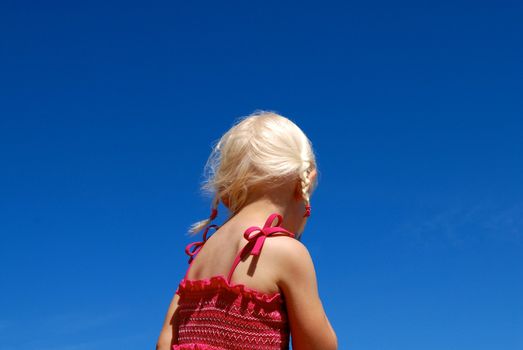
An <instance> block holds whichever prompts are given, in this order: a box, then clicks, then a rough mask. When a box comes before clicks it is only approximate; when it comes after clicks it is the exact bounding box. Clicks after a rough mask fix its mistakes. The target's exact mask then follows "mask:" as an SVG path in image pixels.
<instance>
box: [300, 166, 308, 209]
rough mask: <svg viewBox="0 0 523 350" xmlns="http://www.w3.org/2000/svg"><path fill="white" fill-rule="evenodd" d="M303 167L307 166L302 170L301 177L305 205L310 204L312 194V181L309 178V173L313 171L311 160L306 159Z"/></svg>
mask: <svg viewBox="0 0 523 350" xmlns="http://www.w3.org/2000/svg"><path fill="white" fill-rule="evenodd" d="M303 164H304V165H303V166H302V168H305V170H303V171H300V179H301V193H302V196H303V200H304V201H305V205H310V195H309V189H310V185H311V181H310V179H309V173H310V171H311V169H310V162H309V161H304V162H303Z"/></svg>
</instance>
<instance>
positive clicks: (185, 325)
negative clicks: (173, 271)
mask: <svg viewBox="0 0 523 350" xmlns="http://www.w3.org/2000/svg"><path fill="white" fill-rule="evenodd" d="M275 218H277V219H278V221H277V223H276V226H272V222H273V221H274V219H275ZM281 221H282V217H281V215H279V214H276V213H274V214H271V215H270V216H269V217H268V218H267V221H266V222H265V225H264V226H263V228H259V227H256V226H252V227H249V228H248V229H247V230H246V231H245V232H244V234H243V235H244V237H245V238H246V239H247V240H248V241H249V242H248V243H247V244H246V245H245V246H244V247H243V248H242V249H241V250H240V252H239V253H238V254H237V255H236V258H235V260H234V263H233V265H232V267H231V269H230V272H229V275H228V277H227V278H225V276H223V275H217V276H212V277H210V278H208V279H201V280H188V279H187V275H188V273H189V269H190V268H191V266H192V262H193V261H194V259H193V257H194V255H196V254H197V253H198V251H200V249H201V248H202V246H203V245H204V244H205V242H206V241H207V232H208V230H209V228H215V229H216V228H218V226H216V225H210V226H208V227H207V229H206V230H205V232H204V235H203V241H202V242H194V243H191V244H189V245H188V246H187V248H186V249H185V251H186V252H187V254H188V255H190V259H189V268H188V269H187V272H186V274H185V277H184V278H183V279H182V281H181V282H180V285H179V286H178V289H177V290H176V293H177V294H178V295H179V296H180V298H179V301H178V309H177V311H176V315H175V316H176V317H175V319H176V320H177V324H176V327H177V330H178V332H177V339H175V340H176V341H175V344H176V345H173V347H172V349H173V350H182V349H184V350H185V349H204V350H223V349H227V350H229V349H230V350H247V349H249V350H276V349H278V350H280V349H289V335H290V329H289V324H288V318H287V311H286V308H285V300H284V298H283V295H282V294H281V293H279V292H276V293H272V294H266V293H261V292H259V291H257V290H255V289H251V288H248V287H247V286H245V285H243V284H231V283H230V281H231V277H232V274H233V272H234V269H235V268H236V266H237V265H238V263H239V262H240V260H241V259H242V258H243V257H245V256H246V255H247V254H252V255H259V254H260V252H261V249H262V247H263V243H264V241H265V239H266V238H267V237H271V236H278V235H287V236H290V237H294V234H293V233H292V232H290V231H287V230H286V229H284V228H282V227H279V226H278V225H279V224H280V223H281ZM193 247H196V248H195V249H193V250H191V249H192V248H193Z"/></svg>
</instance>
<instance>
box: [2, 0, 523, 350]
mask: <svg viewBox="0 0 523 350" xmlns="http://www.w3.org/2000/svg"><path fill="white" fill-rule="evenodd" d="M522 15H523V5H522V3H521V2H519V1H470V2H461V1H432V2H423V3H422V2H420V1H411V2H404V1H400V2H388V1H365V2H358V3H357V2H338V3H337V2H329V1H321V2H317V3H308V2H303V1H302V2H285V3H283V2H276V1H263V2H253V1H237V2H230V1H229V2H223V1H222V2H216V1H209V2H201V1H200V2H190V1H185V2H183V3H182V2H176V1H174V2H173V1H164V2H145V1H144V2H135V1H125V2H123V1H122V2H114V1H112V2H111V1H90V2H82V3H81V4H80V3H79V2H74V4H73V3H72V2H70V1H63V2H57V1H47V2H31V1H4V2H3V3H2V5H1V11H0V28H1V32H2V35H1V38H0V43H1V55H0V76H1V79H0V90H1V91H0V142H1V147H0V166H1V171H0V235H1V236H0V237H1V242H0V290H1V298H0V344H1V348H2V349H4V350H18V349H20V350H21V349H24V350H26V349H38V350H51V349H52V350H84V349H89V350H92V349H96V350H98V349H100V350H105V349H127V350H134V349H136V350H138V349H140V350H141V349H152V348H153V347H154V344H155V341H156V338H157V336H158V334H159V331H160V327H161V325H162V322H163V317H164V314H165V311H166V309H167V306H168V304H169V302H170V299H171V297H172V295H173V293H174V291H175V289H176V287H177V283H178V282H179V281H180V279H181V278H182V277H183V273H184V271H185V269H186V267H187V259H186V256H185V254H184V247H185V245H186V244H187V243H189V242H190V241H192V240H194V239H195V238H193V239H191V238H189V237H188V236H186V235H185V232H186V229H187V228H188V227H189V225H190V224H192V223H193V222H194V221H196V220H199V219H202V218H204V217H206V216H207V215H208V214H209V200H208V198H206V197H204V196H202V195H200V194H199V189H198V186H199V183H200V181H201V180H202V179H203V178H202V170H203V165H204V163H205V160H206V158H207V156H208V154H209V152H210V150H211V144H212V142H213V141H214V140H216V139H217V138H218V137H220V135H222V134H223V132H225V131H226V130H227V129H228V128H229V127H230V126H231V124H232V122H233V120H234V119H235V118H237V117H239V116H241V115H246V114H248V113H251V112H253V111H254V110H255V109H270V110H275V111H277V112H279V113H282V114H283V115H286V116H288V117H289V118H291V119H293V120H294V121H295V122H296V123H297V124H298V125H300V126H301V127H302V129H303V130H304V131H305V132H306V133H307V134H308V135H309V137H310V138H311V140H312V142H313V144H314V147H315V149H316V152H317V157H318V163H319V168H320V182H319V186H318V188H317V191H316V193H315V195H314V197H313V198H312V205H313V215H312V216H311V219H310V221H309V224H308V226H307V230H306V231H305V233H304V236H303V242H304V243H305V244H306V245H307V246H308V247H309V250H310V252H311V255H312V256H313V258H314V261H315V263H316V269H317V275H318V281H319V289H320V295H321V297H322V300H323V303H324V307H325V309H326V311H327V313H328V316H329V318H330V320H331V322H332V324H333V326H334V328H335V330H336V331H337V334H338V338H339V343H340V349H357V350H380V349H383V350H396V349H397V350H400V349H401V350H411V349H412V350H419V349H424V350H441V349H445V350H454V349H455V350H466V349H474V350H483V349H504V350H512V349H514V350H517V349H522V348H523V332H522V331H521V330H522V329H523V297H522V295H523V259H522V253H523V184H522V179H523V121H522V117H523V113H522V112H523V103H522V92H523V91H522V90H523V89H522V86H523V65H522V62H523V45H522V43H523V24H522V23H523V22H522V21H521V18H522ZM221 209H222V211H221V214H220V216H219V217H218V220H217V222H218V223H220V222H221V220H223V219H224V217H225V215H224V211H223V207H221Z"/></svg>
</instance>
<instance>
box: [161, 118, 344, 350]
mask: <svg viewBox="0 0 523 350" xmlns="http://www.w3.org/2000/svg"><path fill="white" fill-rule="evenodd" d="M206 169H208V170H210V175H209V176H208V179H207V181H206V182H205V183H204V184H203V187H202V188H203V189H204V190H207V191H210V192H211V193H213V194H214V199H213V201H212V207H211V215H210V217H209V218H208V219H206V220H202V221H200V222H197V223H195V224H193V225H192V226H191V228H190V232H191V233H193V234H194V233H197V232H199V231H200V230H201V229H204V228H205V230H204V233H203V240H202V241H201V242H194V243H191V244H189V245H188V246H187V248H186V253H187V254H188V255H189V257H190V258H189V268H188V269H187V272H186V274H185V277H184V278H183V279H182V280H181V282H180V284H179V285H178V289H177V290H176V293H175V295H174V298H173V300H172V302H171V304H170V306H169V309H168V311H167V315H166V317H165V321H164V325H163V328H162V330H161V333H160V336H159V338H158V342H157V345H156V349H157V350H182V349H205V350H222V349H235V350H236V349H243V350H245V349H252V350H254V349H256V350H272V349H288V348H289V343H290V342H291V341H292V348H293V349H294V350H331V349H332V350H335V349H337V346H338V345H337V338H336V334H335V333H334V330H333V329H332V326H331V325H330V323H329V320H328V319H327V316H326V315H325V311H324V309H323V305H322V303H321V301H320V298H319V295H318V287H317V281H316V274H315V269H314V264H313V262H312V259H311V256H310V254H309V251H308V250H307V248H306V247H305V246H304V245H303V244H302V243H301V242H300V241H299V239H300V236H301V234H302V232H303V230H304V227H305V222H306V220H307V217H308V216H309V215H310V209H311V206H310V196H311V194H312V192H313V191H314V189H315V187H316V185H317V169H316V160H315V156H314V153H313V150H312V145H311V142H310V141H309V139H308V138H307V136H305V134H304V133H303V131H302V130H301V129H300V128H299V127H298V126H296V125H295V124H294V123H293V122H292V121H290V120H289V119H287V118H285V117H283V116H281V115H278V114H276V113H273V112H267V111H257V112H254V113H253V114H251V115H249V116H247V117H243V118H240V119H239V120H238V121H237V122H236V123H235V125H234V126H233V127H232V128H231V129H230V130H229V131H227V132H226V133H225V134H224V135H223V136H222V137H221V139H220V140H219V142H218V143H217V144H216V145H215V147H214V149H213V151H212V153H211V155H210V157H209V159H208V161H207V164H206ZM219 201H222V203H223V204H224V205H225V206H226V207H227V208H228V210H229V217H228V219H227V220H226V221H225V223H223V224H222V225H221V226H217V225H209V224H210V223H211V221H212V220H213V219H214V218H215V217H216V215H217V213H218V212H217V208H218V204H219ZM209 229H213V230H215V231H214V234H213V235H212V236H210V237H208V234H209ZM324 234H325V233H324ZM262 250H263V253H262ZM196 254H197V255H196ZM196 257H197V258H196ZM195 258H196V259H195ZM291 335H292V337H291ZM291 339H292V340H291Z"/></svg>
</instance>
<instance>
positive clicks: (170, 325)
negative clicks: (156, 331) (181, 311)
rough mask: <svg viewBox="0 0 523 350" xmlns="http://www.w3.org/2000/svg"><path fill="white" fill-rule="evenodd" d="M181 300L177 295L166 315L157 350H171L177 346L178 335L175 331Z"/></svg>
mask: <svg viewBox="0 0 523 350" xmlns="http://www.w3.org/2000/svg"><path fill="white" fill-rule="evenodd" d="M179 298H180V296H179V295H178V294H175V295H174V297H173V299H172V301H171V304H170V305H169V309H168V310H167V315H165V320H164V322H163V327H162V331H161V332H160V336H159V337H158V341H157V343H156V350H171V348H172V346H173V344H175V340H176V338H177V335H176V334H175V333H174V331H173V329H174V328H176V327H175V324H176V323H175V322H176V309H177V308H178V299H179Z"/></svg>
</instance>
